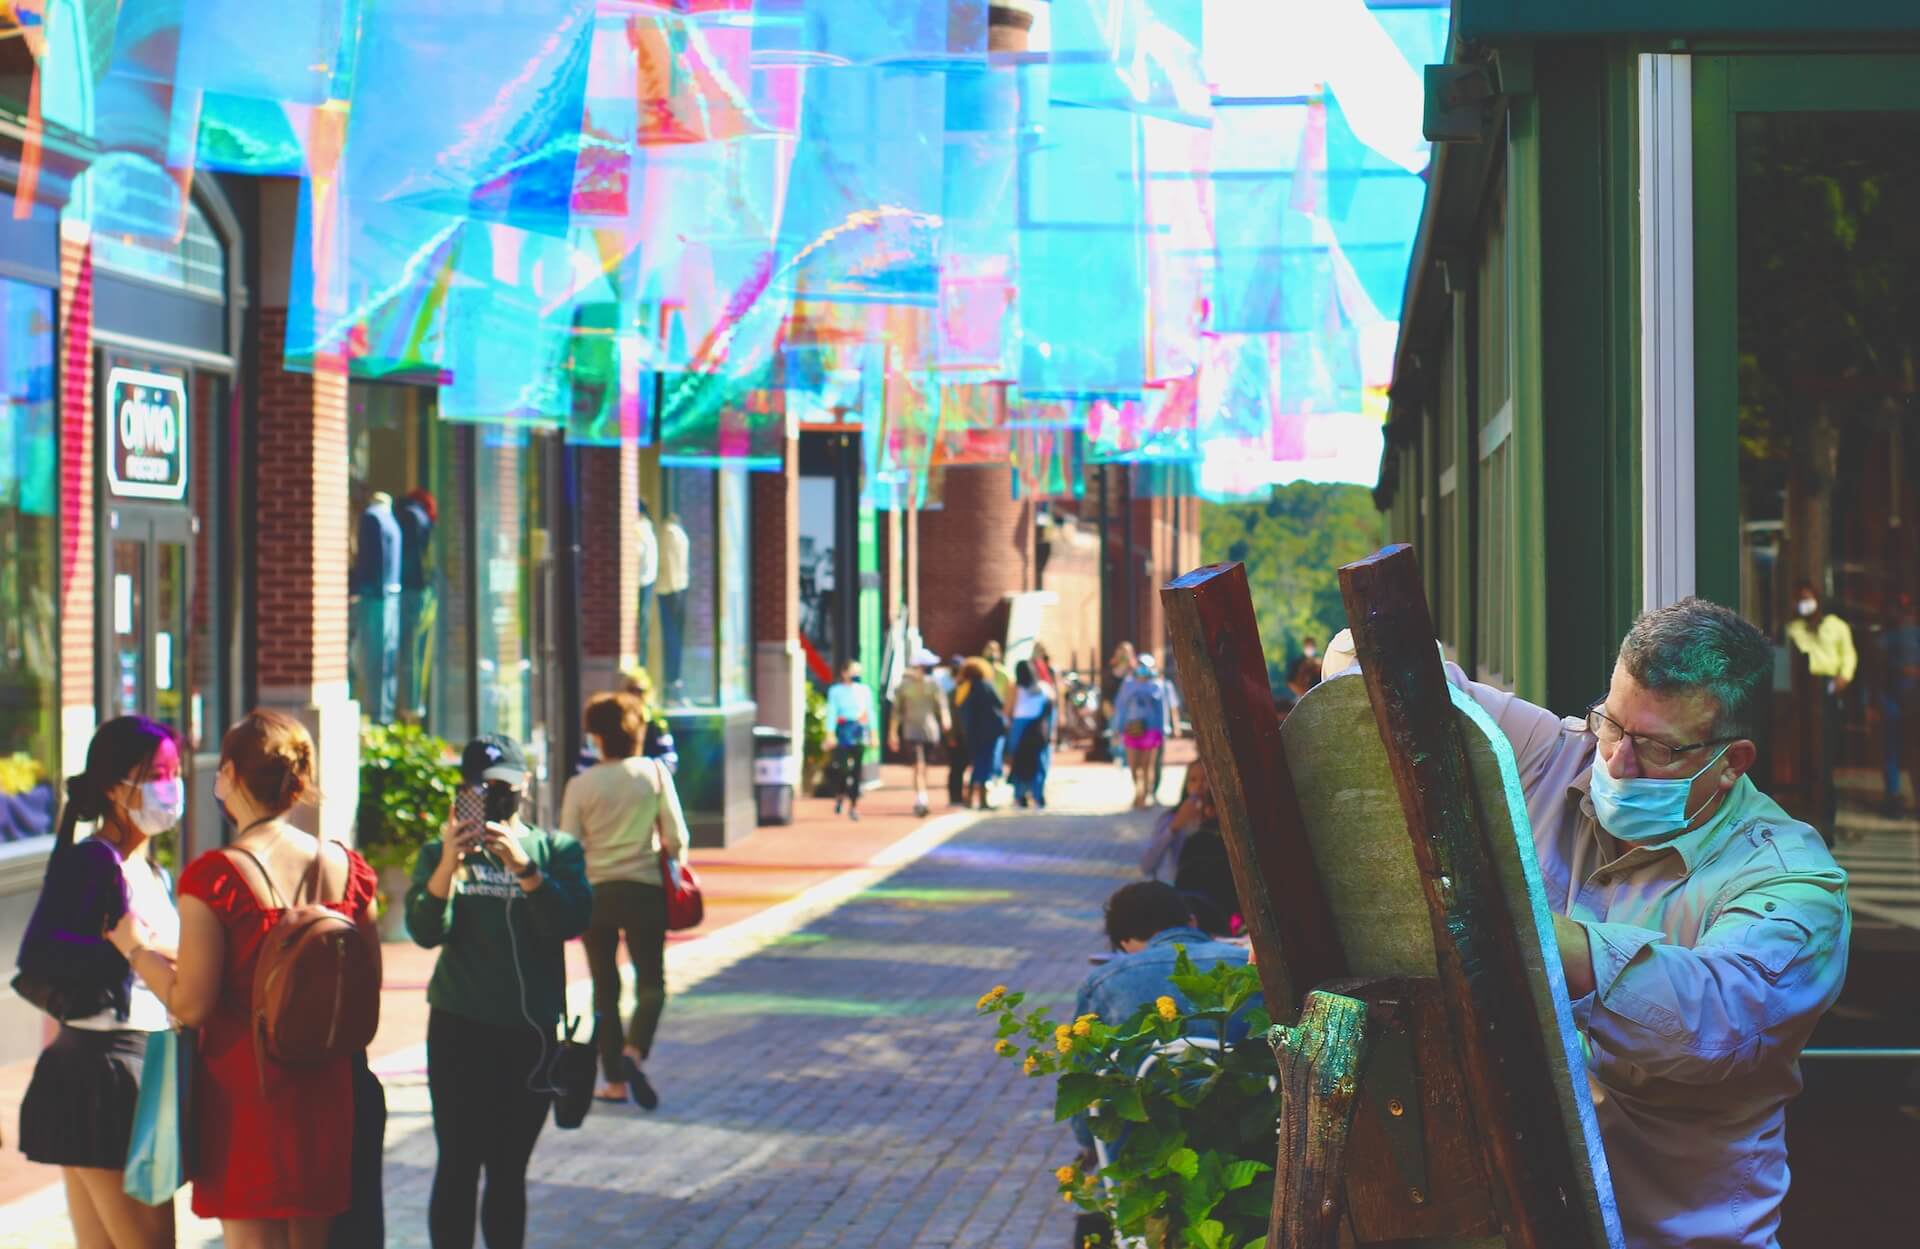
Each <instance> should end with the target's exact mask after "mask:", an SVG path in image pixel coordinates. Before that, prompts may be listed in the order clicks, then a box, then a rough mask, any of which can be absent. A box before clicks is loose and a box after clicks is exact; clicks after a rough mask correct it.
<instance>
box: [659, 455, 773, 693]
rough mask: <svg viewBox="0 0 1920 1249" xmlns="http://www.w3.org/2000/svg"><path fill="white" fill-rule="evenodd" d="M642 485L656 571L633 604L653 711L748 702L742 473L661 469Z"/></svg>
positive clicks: (746, 552)
mask: <svg viewBox="0 0 1920 1249" xmlns="http://www.w3.org/2000/svg"><path fill="white" fill-rule="evenodd" d="M647 477H648V479H649V480H650V481H651V482H652V486H651V489H650V490H643V497H647V498H648V504H647V512H648V515H647V518H646V523H647V524H649V525H650V526H651V528H652V531H653V534H652V536H653V544H654V547H655V552H656V558H655V561H654V562H655V565H656V569H657V571H656V574H655V580H654V583H653V586H652V587H651V590H650V591H649V592H648V593H646V594H645V595H643V598H642V614H641V625H640V634H641V638H642V639H643V641H642V653H643V654H644V655H645V656H646V661H647V667H648V669H649V670H650V671H651V672H652V674H653V678H654V683H655V686H656V688H657V689H659V690H660V691H661V696H660V703H661V705H662V706H663V707H665V708H667V709H669V710H671V709H674V708H689V707H713V706H718V705H721V704H725V703H736V702H742V701H747V700H749V699H751V698H752V687H753V641H752V612H751V609H750V606H749V603H748V597H747V595H748V586H747V578H748V576H749V571H750V564H749V559H750V550H749V547H748V541H749V538H748V532H749V515H750V513H749V507H748V489H747V473H746V470H745V469H744V468H664V469H660V470H658V472H657V475H656V474H655V473H648V474H647ZM642 545H643V546H644V545H645V539H644V538H643V539H642ZM644 562H645V561H644V560H643V563H644Z"/></svg>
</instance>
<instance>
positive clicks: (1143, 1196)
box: [1113, 1191, 1167, 1232]
mask: <svg viewBox="0 0 1920 1249" xmlns="http://www.w3.org/2000/svg"><path fill="white" fill-rule="evenodd" d="M1166 1199H1167V1195H1166V1194H1165V1193H1162V1192H1157V1191H1149V1192H1140V1193H1128V1194H1127V1195H1126V1196H1124V1197H1122V1198H1121V1199H1120V1204H1119V1206H1118V1207H1117V1208H1116V1209H1115V1210H1114V1212H1113V1221H1114V1222H1116V1223H1118V1224H1119V1225H1120V1230H1122V1231H1123V1232H1133V1231H1138V1230H1139V1229H1138V1227H1137V1226H1136V1225H1137V1224H1138V1223H1139V1222H1140V1221H1141V1220H1142V1219H1144V1218H1146V1217H1147V1216H1148V1215H1149V1214H1152V1213H1153V1212H1154V1211H1155V1210H1158V1209H1159V1208H1160V1207H1161V1205H1162V1204H1163V1203H1164V1202H1165V1201H1166Z"/></svg>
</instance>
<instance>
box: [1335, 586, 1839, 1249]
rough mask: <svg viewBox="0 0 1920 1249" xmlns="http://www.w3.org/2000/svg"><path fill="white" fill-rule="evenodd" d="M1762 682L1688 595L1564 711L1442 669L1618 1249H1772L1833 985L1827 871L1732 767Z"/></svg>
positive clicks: (1746, 637) (1346, 645)
mask: <svg viewBox="0 0 1920 1249" xmlns="http://www.w3.org/2000/svg"><path fill="white" fill-rule="evenodd" d="M1772 668H1773V650H1772V646H1771V644H1770V643H1769V642H1768V641H1767V638H1766V636H1765V635H1764V634H1762V633H1761V632H1760V631H1759V630H1758V629H1755V628H1754V627H1753V626H1752V625H1751V624H1749V623H1747V622H1746V621H1745V620H1742V619H1741V618H1740V617H1739V616H1738V615H1736V614H1735V613H1733V612H1731V611H1729V610H1727V609H1726V608H1724V607H1721V606H1719V605H1718V604H1715V603H1709V602H1707V601H1705V600H1702V599H1686V600H1683V601H1682V602H1679V603H1675V604H1673V605H1672V606H1669V607H1662V608H1658V609H1656V610H1654V611H1650V612H1647V613H1645V614H1644V615H1642V616H1641V617H1640V618H1639V620H1637V621H1635V622H1634V626H1633V629H1632V631H1631V632H1629V633H1628V635H1627V638H1626V640H1625V641H1624V642H1623V643H1621V646H1620V655H1619V659H1618V661H1617V662H1616V663H1615V665H1614V669H1613V678H1612V682H1611V684H1610V685H1609V686H1608V689H1607V693H1606V696H1605V697H1604V698H1601V699H1599V700H1597V701H1596V702H1595V703H1594V704H1593V705H1592V706H1591V707H1590V708H1589V709H1587V711H1586V713H1585V714H1584V715H1581V716H1573V717H1568V718H1566V719H1564V720H1563V719H1561V718H1560V717H1558V716H1555V715H1554V714H1553V713H1551V712H1549V711H1545V710H1542V709H1541V708H1539V707H1535V706H1533V705H1531V704H1529V703H1526V702H1524V701H1522V700H1521V699H1519V698H1516V697H1515V696H1513V695H1512V694H1509V693H1506V692H1505V691H1503V690H1497V689H1494V688H1492V687H1491V686H1486V685H1480V684H1477V683H1475V682H1473V681H1470V680H1468V679H1467V677H1466V675H1465V674H1464V673H1462V672H1461V671H1460V669H1459V668H1457V667H1456V666H1454V665H1452V664H1448V665H1447V678H1448V680H1449V681H1451V682H1452V683H1453V684H1454V685H1456V686H1458V687H1459V688H1460V689H1462V690H1463V691H1465V692H1466V693H1467V694H1468V695H1470V696H1471V697H1472V698H1473V699H1474V701H1475V702H1477V703H1479V704H1480V706H1481V707H1482V708H1484V709H1485V710H1486V711H1487V713H1488V714H1489V715H1490V716H1492V717H1493V719H1494V720H1495V721H1496V722H1497V723H1498V724H1499V726H1500V728H1501V731H1502V732H1504V733H1505V734H1506V735H1507V737H1508V739H1509V740H1510V741H1511V742H1512V743H1513V753H1514V758H1515V761H1516V763H1517V764H1518V767H1519V772H1520V782H1521V785H1522V787H1523V789H1524V791H1525V793H1526V798H1527V814H1528V817H1529V818H1530V820H1531V823H1532V826H1533V843H1534V849H1535V852H1536V853H1537V855H1538V856H1539V860H1540V875H1541V880H1542V882H1543V883H1544V885H1545V887H1546V892H1547V906H1548V909H1550V910H1551V911H1552V912H1553V914H1554V933H1555V936H1556V938H1557V939H1558V944H1559V947H1560V951H1559V952H1560V960H1561V964H1562V966H1563V968H1564V969H1565V972H1566V979H1567V991H1568V994H1569V996H1570V997H1571V998H1572V999H1573V1016H1574V1021H1575V1023H1576V1024H1577V1025H1578V1026H1579V1028H1580V1030H1581V1032H1582V1034H1583V1037H1584V1040H1585V1042H1586V1049H1587V1056H1588V1058H1587V1075H1588V1078H1589V1081H1590V1083H1591V1085H1592V1088H1593V1097H1594V1109H1595V1114H1596V1117H1597V1118H1598V1120H1599V1123H1600V1134H1601V1138H1602V1140H1603V1141H1604V1142H1605V1144H1606V1149H1607V1166H1608V1169H1609V1170H1610V1171H1611V1172H1612V1174H1613V1186H1614V1192H1615V1195H1616V1197H1617V1198H1618V1200H1619V1207H1620V1221H1621V1225H1622V1227H1623V1229H1624V1231H1625V1232H1626V1239H1627V1244H1628V1246H1629V1247H1630V1249H1683V1247H1685V1249H1736V1247H1737V1249H1775V1246H1777V1244H1778V1239H1777V1232H1778V1229H1779V1224H1780V1204H1781V1202H1782V1200H1783V1199H1784V1198H1785V1196H1786V1192H1787V1182H1788V1171H1787V1150H1786V1138H1785V1125H1786V1105H1787V1102H1788V1101H1789V1100H1791V1099H1792V1098H1793V1097H1794V1096H1795V1095H1796V1094H1798V1093H1799V1091H1800V1087H1801V1081H1800V1067H1799V1054H1800V1050H1801V1048H1802V1047H1803V1046H1804V1045H1805V1044H1806V1041H1807V1037H1808V1035H1809V1034H1810V1033H1811V1032H1812V1031H1813V1026H1814V1024H1815V1023H1816V1022H1818V1021H1819V1019H1820V1016H1821V1015H1822V1014H1824V1013H1825V1012H1826V1009H1827V1008H1828V1007H1829V1006H1831V1005H1832V1004H1833V1002H1834V999H1835V998H1836V997H1838V996H1839V993H1840V986H1841V983H1842V982H1843V981H1844V980H1845V978H1846V964H1847V943H1848V934H1849V927H1850V921H1849V916H1848V911H1847V888H1846V882H1847V878H1846V873H1844V872H1843V871H1841V870H1840V868H1839V867H1838V866H1836V865H1835V864H1834V861H1833V857H1832V856H1831V855H1830V854H1829V853H1828V851H1827V847H1826V845H1825V843H1824V842H1822V840H1821V838H1820V835H1819V834H1818V833H1817V832H1815V831H1814V830H1813V829H1812V828H1810V827H1808V826H1807V825H1805V824H1803V823H1801V822H1800V821H1798V820H1795V819H1793V818H1792V817H1790V816H1788V815H1787V814H1786V813H1785V812H1784V811H1782V810H1781V809H1780V808H1779V806H1778V805H1776V804H1775V803H1774V802H1773V800H1772V799H1770V798H1768V797H1767V796H1766V795H1765V794H1763V793H1761V792H1760V790H1759V788H1758V787H1757V786H1755V785H1754V783H1753V781H1752V779H1751V778H1750V777H1749V776H1748V775H1747V772H1748V769H1749V768H1751V767H1752V766H1753V763H1754V759H1755V757H1756V755H1757V753H1758V748H1757V747H1756V745H1755V743H1754V740H1753V739H1754V736H1755V734H1756V733H1758V731H1759V726H1758V723H1757V717H1758V716H1759V715H1760V714H1761V708H1762V706H1763V700H1764V699H1765V698H1766V696H1767V693H1768V691H1769V689H1770V688H1771V675H1772ZM1326 671H1327V673H1328V674H1329V676H1332V675H1333V674H1336V673H1340V672H1342V671H1347V672H1353V671H1355V669H1354V668H1353V644H1352V639H1351V637H1350V636H1349V635H1348V634H1347V633H1345V632H1343V633H1342V634H1341V635H1340V636H1339V637H1338V638H1336V639H1334V642H1333V644H1332V645H1331V646H1330V647H1329V648H1328V654H1327V664H1326Z"/></svg>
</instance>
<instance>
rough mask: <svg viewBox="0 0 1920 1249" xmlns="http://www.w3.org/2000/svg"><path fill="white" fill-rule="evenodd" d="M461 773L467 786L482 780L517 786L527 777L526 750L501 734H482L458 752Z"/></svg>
mask: <svg viewBox="0 0 1920 1249" xmlns="http://www.w3.org/2000/svg"><path fill="white" fill-rule="evenodd" d="M460 776H461V779H463V780H465V781H466V783H467V784H469V785H478V784H480V783H482V782H483V781H506V782H508V783H509V784H513V785H518V784H520V783H521V782H522V781H524V780H526V779H527V752H526V751H524V750H522V749H520V743H519V742H516V741H514V740H513V739H512V738H511V737H508V736H506V735H505V734H503V733H486V734H483V735H481V736H479V737H476V738H474V739H473V740H472V741H470V742H468V743H467V748H466V749H465V750H464V751H462V752H461V753H460Z"/></svg>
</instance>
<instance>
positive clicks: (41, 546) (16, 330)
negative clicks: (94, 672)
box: [0, 280, 60, 841]
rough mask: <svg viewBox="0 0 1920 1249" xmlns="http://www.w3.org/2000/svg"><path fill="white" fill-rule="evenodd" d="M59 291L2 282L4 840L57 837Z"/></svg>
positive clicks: (0, 704)
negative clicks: (56, 354)
mask: <svg viewBox="0 0 1920 1249" xmlns="http://www.w3.org/2000/svg"><path fill="white" fill-rule="evenodd" d="M53 326H54V312H53V292H52V291H50V290H45V289H43V288H40V287H36V286H28V285H25V284H24V283H20V282H11V281H5V280H0V841H20V840H25V839H27V838H31V837H39V836H44V835H46V834H48V833H50V832H51V831H52V829H53V811H54V805H55V804H54V786H53V777H54V776H55V775H56V774H57V772H58V770H59V721H60V670H59V648H58V630H57V625H56V621H55V613H54V604H55V599H56V595H57V593H58V589H59V582H58V576H59V568H60V562H59V555H60V546H59V534H60V530H59V510H58V508H57V506H56V502H57V500H58V498H59V489H58V483H59V464H58V452H57V447H58V441H57V439H56V436H55V430H56V424H57V422H56V419H55V417H56V402H55V391H54V369H53V358H54V341H53Z"/></svg>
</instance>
